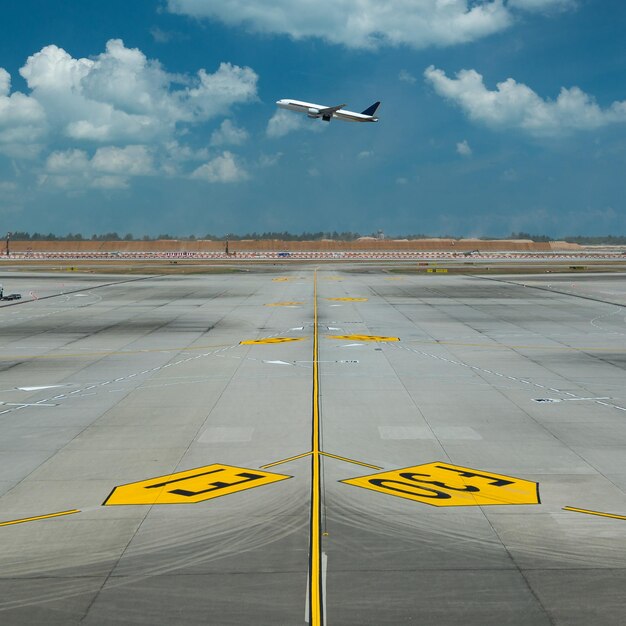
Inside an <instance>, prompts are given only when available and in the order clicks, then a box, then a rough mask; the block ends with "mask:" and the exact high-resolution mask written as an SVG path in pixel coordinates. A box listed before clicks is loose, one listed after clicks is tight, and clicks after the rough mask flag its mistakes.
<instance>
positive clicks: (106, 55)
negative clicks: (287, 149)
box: [0, 39, 258, 143]
mask: <svg viewBox="0 0 626 626" xmlns="http://www.w3.org/2000/svg"><path fill="white" fill-rule="evenodd" d="M20 74H21V75H22V76H23V78H24V79H25V80H26V82H27V85H28V87H29V89H30V90H31V94H30V96H23V94H14V95H13V96H12V97H20V96H21V97H22V98H24V97H27V98H28V100H29V101H32V102H34V103H35V105H36V106H38V107H40V109H41V110H42V111H45V114H46V116H47V118H48V121H49V124H50V126H51V130H52V131H53V132H56V133H58V134H61V135H65V136H66V137H68V138H71V139H74V140H77V141H95V142H101V143H111V142H115V143H138V142H146V141H157V140H162V139H164V138H169V137H171V136H172V135H173V133H174V132H175V130H176V128H177V127H180V126H181V125H186V124H197V123H201V122H204V121H206V120H208V119H210V118H212V117H215V116H218V115H224V114H226V113H228V111H229V110H230V108H231V107H232V106H233V105H235V104H238V103H245V102H251V101H253V100H255V99H256V97H257V96H256V85H257V79H258V77H257V75H256V73H255V72H254V71H253V70H252V69H250V68H248V67H238V66H236V65H232V64H230V63H221V64H220V66H219V68H218V69H217V71H216V72H215V73H213V74H209V73H207V71H206V70H204V69H200V70H199V71H198V72H197V74H196V75H193V76H189V75H185V76H174V75H172V74H168V73H167V72H166V71H165V70H164V69H163V67H162V66H161V64H160V63H159V62H158V61H156V60H150V59H148V58H147V57H146V56H145V55H144V53H143V52H142V51H141V50H139V49H137V48H127V47H126V46H125V45H124V43H123V42H122V41H121V40H120V39H111V40H109V41H108V42H107V44H106V50H105V52H103V53H101V54H99V55H98V56H96V57H95V58H94V59H84V58H81V59H75V58H73V57H72V56H71V55H70V54H68V53H67V52H66V51H65V50H63V49H62V48H59V47H58V46H55V45H50V46H46V47H45V48H42V49H41V50H40V51H39V52H37V53H35V54H33V55H31V56H30V57H29V58H28V60H27V61H26V63H25V65H24V66H23V67H22V68H21V69H20ZM3 89H4V91H5V92H6V76H5V75H2V76H0V93H2V91H1V90H3ZM5 97H6V96H5ZM33 106H34V105H33ZM1 120H2V114H1V113H0V124H1Z"/></svg>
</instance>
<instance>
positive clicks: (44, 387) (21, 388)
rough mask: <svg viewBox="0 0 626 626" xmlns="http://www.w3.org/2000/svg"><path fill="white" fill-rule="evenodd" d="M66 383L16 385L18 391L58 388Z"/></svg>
mask: <svg viewBox="0 0 626 626" xmlns="http://www.w3.org/2000/svg"><path fill="white" fill-rule="evenodd" d="M59 387H67V385H39V386H37V387H17V389H19V390H20V391H40V390H41V389H58V388H59Z"/></svg>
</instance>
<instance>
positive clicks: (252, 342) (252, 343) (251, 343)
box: [239, 337, 306, 346]
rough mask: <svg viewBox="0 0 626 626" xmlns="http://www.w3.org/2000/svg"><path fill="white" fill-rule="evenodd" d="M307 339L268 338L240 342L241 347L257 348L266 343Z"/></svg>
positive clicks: (303, 338)
mask: <svg viewBox="0 0 626 626" xmlns="http://www.w3.org/2000/svg"><path fill="white" fill-rule="evenodd" d="M305 339H306V337H267V338H266V339H246V340H245V341H240V342H239V345H240V346H256V345H261V344H266V343H288V342H290V341H304V340H305Z"/></svg>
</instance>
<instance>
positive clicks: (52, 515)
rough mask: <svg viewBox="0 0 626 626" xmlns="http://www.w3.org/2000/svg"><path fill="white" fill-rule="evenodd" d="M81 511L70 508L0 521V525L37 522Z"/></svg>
mask: <svg viewBox="0 0 626 626" xmlns="http://www.w3.org/2000/svg"><path fill="white" fill-rule="evenodd" d="M74 513H80V509H70V510H69V511H59V512H58V513H48V514H47V515H36V516H35V517H23V518H21V519H14V520H10V521H8V522H0V526H13V525H14V524H24V523H25V522H35V521H37V520H40V519H50V518H51V517H61V516H62V515H73V514H74Z"/></svg>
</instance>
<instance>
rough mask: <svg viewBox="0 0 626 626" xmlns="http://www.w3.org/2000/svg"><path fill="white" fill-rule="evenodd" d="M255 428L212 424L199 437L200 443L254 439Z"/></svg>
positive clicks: (239, 441)
mask: <svg viewBox="0 0 626 626" xmlns="http://www.w3.org/2000/svg"><path fill="white" fill-rule="evenodd" d="M253 433H254V428H248V427H235V426H212V427H210V428H207V429H206V430H205V431H204V432H203V433H202V434H201V435H200V436H199V437H198V441H199V442H200V443H244V442H247V441H251V440H252V434H253Z"/></svg>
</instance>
